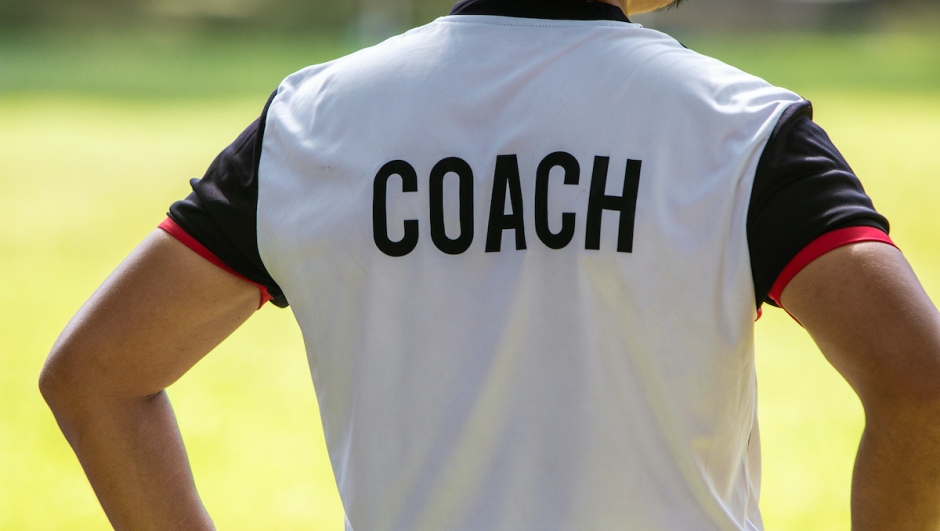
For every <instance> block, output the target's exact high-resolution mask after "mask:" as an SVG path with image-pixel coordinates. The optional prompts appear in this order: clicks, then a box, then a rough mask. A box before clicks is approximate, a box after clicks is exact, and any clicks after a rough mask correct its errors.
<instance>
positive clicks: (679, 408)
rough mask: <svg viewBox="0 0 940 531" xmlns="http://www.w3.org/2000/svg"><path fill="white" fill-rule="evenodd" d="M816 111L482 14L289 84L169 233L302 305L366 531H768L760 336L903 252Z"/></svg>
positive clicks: (506, 4) (616, 22)
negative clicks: (892, 246)
mask: <svg viewBox="0 0 940 531" xmlns="http://www.w3.org/2000/svg"><path fill="white" fill-rule="evenodd" d="M810 109H811V107H810V106H809V104H808V102H805V101H804V100H802V98H800V97H799V96H797V95H796V94H794V93H792V92H789V91H786V90H783V89H780V88H777V87H773V86H771V85H769V84H767V83H766V82H764V81H762V80H760V79H758V78H755V77H753V76H750V75H747V74H745V73H743V72H740V71H738V70H736V69H734V68H732V67H729V66H727V65H725V64H723V63H720V62H719V61H716V60H713V59H710V58H707V57H704V56H701V55H699V54H697V53H695V52H693V51H690V50H688V49H686V48H685V47H683V46H682V45H680V44H679V43H677V42H676V41H675V40H673V39H672V38H670V37H668V36H666V35H664V34H662V33H659V32H656V31H653V30H648V29H645V28H642V27H640V26H638V25H635V24H632V23H630V22H629V21H628V20H627V19H626V17H624V16H623V14H622V13H621V12H620V11H619V10H617V9H616V8H614V7H613V6H607V5H604V4H594V3H587V2H582V1H580V0H551V1H530V0H505V1H498V2H497V1H495V0H468V1H465V2H462V3H460V4H458V5H457V6H456V7H455V9H454V11H452V13H451V15H449V16H447V17H443V18H441V19H438V20H437V21H435V22H432V23H431V24H429V25H426V26H423V27H421V28H417V29H415V30H412V31H410V32H407V33H405V34H403V35H401V36H398V37H395V38H392V39H390V40H388V41H386V42H384V43H382V44H379V45H377V46H375V47H372V48H368V49H365V50H362V51H359V52H356V53H354V54H352V55H350V56H347V57H344V58H340V59H338V60H335V61H332V62H329V63H325V64H322V65H316V66H312V67H309V68H307V69H304V70H301V71H300V72H297V73H295V74H293V75H291V76H289V77H288V78H287V79H286V80H284V82H283V83H282V84H281V85H280V87H279V88H278V90H277V91H276V92H275V93H274V94H273V95H272V98H271V100H270V101H269V103H268V105H267V106H266V107H265V112H264V113H263V116H262V119H261V120H259V121H258V122H257V123H256V124H254V125H253V126H252V127H249V129H248V130H247V131H246V132H245V133H244V134H243V135H242V137H240V138H239V140H237V141H236V142H235V143H234V144H233V145H232V146H231V147H230V148H229V149H228V150H226V152H224V153H223V154H222V155H220V157H219V158H218V159H217V160H216V162H215V163H214V164H213V167H212V168H210V171H209V173H207V175H206V177H205V178H204V179H203V180H202V181H198V182H196V183H195V184H194V194H193V195H192V196H190V198H188V199H187V200H185V201H182V202H180V203H177V204H175V205H174V206H173V207H171V211H170V219H171V221H168V222H166V223H165V224H164V228H166V230H167V231H168V232H171V233H172V234H175V235H178V237H180V238H181V239H182V240H186V239H187V238H189V240H191V242H190V243H189V245H190V247H192V248H194V249H196V250H198V251H199V252H201V253H202V254H203V255H204V256H207V257H209V258H210V259H213V260H215V261H217V263H220V265H222V266H224V267H226V268H229V269H230V270H232V271H233V272H235V273H236V274H239V275H241V276H244V277H245V278H247V279H249V280H251V281H253V282H256V283H257V284H259V285H260V286H261V287H262V288H263V291H264V292H265V293H266V294H267V296H270V297H271V298H272V299H273V300H274V302H275V303H276V304H278V305H281V306H286V305H287V303H288V301H289V303H290V306H291V308H292V309H293V312H294V315H295V317H296V319H297V321H298V324H299V326H300V328H301V330H302V332H303V336H304V341H305V345H306V349H307V355H308V360H309V363H310V368H311V373H312V375H313V380H314V386H315V389H316V392H317V397H318V401H319V405H320V411H321V419H322V422H323V429H324V435H325V437H326V442H327V448H328V450H329V453H330V459H331V462H332V465H333V469H334V473H335V475H336V481H337V485H338V488H339V491H340V496H341V498H342V500H343V505H344V508H345V511H346V515H347V522H346V527H347V529H348V530H357V531H374V530H375V531H377V530H382V531H384V530H406V529H407V530H425V529H427V530H432V529H434V530H439V529H448V530H461V531H463V530H465V531H471V530H473V531H476V530H482V529H486V530H494V531H503V530H506V531H508V530H546V529H584V530H595V529H596V530H601V529H604V530H607V529H643V530H663V531H665V530H753V529H762V523H761V519H760V512H759V509H758V503H757V502H758V495H759V432H758V427H757V426H758V425H757V410H756V400H757V394H756V378H755V371H754V358H753V322H754V320H755V318H756V316H757V313H758V309H759V307H760V304H761V302H763V301H764V300H767V299H769V300H770V301H772V302H773V301H778V300H779V292H780V291H782V289H783V286H785V284H786V281H787V280H788V278H787V275H790V277H791V278H792V275H793V274H795V271H798V269H799V267H800V265H799V264H800V262H801V261H803V262H808V261H811V260H812V259H813V258H815V257H816V256H819V255H820V254H822V253H824V252H827V251H828V250H831V249H832V248H834V247H836V246H839V245H843V244H845V243H848V242H852V241H862V240H881V241H890V240H888V239H887V236H886V232H887V229H888V227H887V222H886V220H884V218H883V217H881V216H880V215H878V214H877V212H875V211H874V208H873V207H872V205H871V202H870V200H869V199H868V198H867V196H865V194H864V191H863V190H862V188H861V185H860V184H859V183H858V180H857V179H856V178H855V176H854V175H853V174H852V173H851V170H850V169H849V168H848V165H847V164H845V162H844V160H843V159H842V158H841V156H840V155H839V154H838V152H837V151H836V150H835V148H833V147H831V143H830V142H829V141H828V138H827V137H825V134H824V133H822V132H821V130H819V129H818V127H816V126H814V125H813V124H812V122H811V121H810V119H809V118H810Z"/></svg>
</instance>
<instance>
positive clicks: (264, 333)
mask: <svg viewBox="0 0 940 531" xmlns="http://www.w3.org/2000/svg"><path fill="white" fill-rule="evenodd" d="M683 41H684V42H685V44H687V45H689V46H690V47H692V48H693V49H698V50H701V51H703V52H705V53H710V54H713V55H716V56H718V57H720V58H722V59H725V60H726V61H728V62H730V63H732V64H734V65H736V66H740V67H742V68H744V69H746V70H749V71H752V72H754V73H756V74H759V75H762V76H764V77H766V78H767V79H768V80H770V81H772V82H774V83H776V84H780V85H783V86H788V87H790V88H793V89H794V90H797V91H798V92H800V93H801V94H802V95H803V96H805V97H807V98H809V99H811V100H813V101H814V103H815V104H816V109H817V111H816V119H817V121H818V122H819V123H820V124H822V125H823V126H824V127H825V128H826V129H827V130H828V131H829V133H830V135H831V136H832V138H833V140H834V141H835V143H836V145H838V146H839V147H840V148H841V149H842V151H843V153H844V154H845V156H846V158H847V159H848V160H849V161H850V162H851V163H852V164H853V167H854V168H855V169H856V171H857V172H858V174H859V175H860V176H861V177H862V180H863V182H864V183H865V185H866V187H867V189H868V191H869V193H870V195H871V196H872V197H873V200H874V202H875V205H876V207H878V208H879V210H880V211H882V212H883V213H884V214H886V215H887V216H888V218H889V219H890V220H891V221H892V227H893V229H892V236H893V238H894V239H895V241H896V242H897V243H898V244H899V245H900V246H901V248H902V249H903V250H904V251H905V254H906V255H907V257H908V259H909V260H910V261H911V262H912V263H913V265H914V267H915V270H917V271H918V273H919V275H920V277H921V279H922V281H923V282H924V284H925V286H926V288H927V290H928V292H929V293H931V294H933V296H934V297H935V298H936V297H940V245H938V243H940V237H938V235H940V211H938V206H940V203H938V198H940V158H938V157H937V155H936V154H937V152H938V151H937V146H940V38H938V37H935V36H917V35H854V36H853V35H843V36H835V37H832V36H830V37H826V36H816V35H782V36H772V37H759V36H753V37H747V38H742V39H741V40H738V39H732V38H724V39H715V38H711V39H708V38H703V37H695V36H687V37H686V38H684V39H683ZM344 50H345V48H344V46H343V45H342V44H341V43H339V42H338V41H336V40H330V39H324V38H320V39H318V38H301V37H298V38H286V37H280V38H274V37H272V36H270V35H264V34H258V35H253V36H251V37H250V38H235V37H231V36H225V35H218V36H213V37H206V36H199V35H185V34H180V35H166V34H159V33H147V32H144V33H140V34H130V33H128V34H123V35H114V34H111V35H105V36H98V37H92V36H88V35H53V34H19V35H4V36H0V163H2V164H0V186H2V188H0V190H2V192H0V223H2V226H3V227H4V230H3V231H2V233H0V273H2V274H3V278H4V281H5V282H4V288H3V292H2V293H3V294H4V295H5V297H4V298H5V301H4V304H3V305H2V306H0V404H2V406H0V529H2V530H33V529H35V530H48V529H72V530H93V529H106V528H108V524H107V520H106V519H105V517H104V515H103V513H102V511H101V509H100V508H99V507H98V504H97V502H96V500H95V498H94V495H93V493H92V491H91V489H90V487H89V486H88V483H87V481H86V480H85V478H84V475H83V474H82V472H81V469H80V467H79V466H78V463H77V461H76V459H75V457H74V455H73V454H72V452H71V450H70V449H69V447H68V445H67V444H66V442H65V440H64V439H63V438H62V436H61V434H60V433H59V431H58V428H57V427H56V425H55V422H54V420H53V418H52V416H51V414H50V413H49V412H48V410H47V409H46V407H45V405H44V403H43V402H42V399H41V397H40V396H39V393H38V391H37V389H36V377H37V375H38V373H39V369H40V367H41V365H42V362H43V359H44V358H45V355H46V353H47V352H48V350H49V348H50V347H51V345H52V343H53V342H54V340H55V338H56V335H57V334H58V332H59V330H61V329H62V327H63V326H64V325H65V323H66V321H67V320H68V319H69V317H70V316H71V315H72V313H74V311H75V310H76V309H77V308H78V306H79V305H80V304H81V303H82V302H83V301H84V300H85V299H86V298H87V297H88V295H89V294H90V293H91V292H92V291H93V290H94V289H95V288H96V286H97V285H98V284H99V283H100V282H101V280H102V279H103V278H104V277H105V276H106V275H107V274H108V272H109V271H110V270H111V269H112V268H113V267H114V265H115V264H116V263H117V262H118V261H119V260H121V258H122V257H123V256H125V255H126V254H127V253H128V252H129V251H130V250H131V249H132V248H133V247H134V245H135V244H136V243H137V242H138V241H140V240H141V238H143V237H144V235H146V234H147V233H148V232H149V231H151V230H153V228H154V227H155V225H156V224H157V223H158V222H159V221H160V220H161V219H162V218H163V215H164V212H165V211H166V208H167V206H168V205H169V204H170V203H171V202H172V201H174V200H175V199H177V198H180V197H182V196H184V195H185V194H186V193H188V183H187V180H188V179H189V178H191V177H198V176H200V175H201V174H202V172H203V170H204V169H205V167H206V166H207V165H208V163H209V162H210V161H211V159H212V158H213V157H214V155H215V154H216V153H217V152H218V151H219V150H220V149H221V148H223V147H224V146H225V145H226V144H227V143H228V142H230V141H231V140H232V139H233V138H234V137H235V136H236V135H237V134H238V132H239V131H240V130H241V128H242V127H244V126H245V125H246V124H247V123H249V122H250V121H251V120H252V119H254V118H255V117H256V116H257V114H258V112H259V111H260V108H261V105H263V103H264V100H265V98H266V96H267V94H268V93H269V92H270V91H271V90H273V88H274V87H275V86H276V85H277V84H278V82H279V81H280V79H281V78H282V77H283V76H284V75H286V74H287V73H289V72H291V71H292V70H294V69H296V68H299V67H301V66H304V65H305V64H307V63H309V62H315V61H320V60H323V59H325V58H329V57H331V56H335V55H337V54H340V53H342V52H343V51H344ZM756 326H757V360H758V370H759V376H760V414H761V429H762V441H763V448H764V485H763V487H764V489H763V495H762V506H763V510H764V516H765V522H766V524H767V529H769V530H794V531H797V530H798V531H814V530H819V531H834V530H835V531H837V530H847V529H849V519H848V496H849V481H850V476H851V470H852V463H853V459H854V449H855V446H856V444H857V441H858V437H859V434H860V431H861V429H862V422H863V420H862V414H861V409H860V406H859V404H858V401H857V399H856V398H855V397H854V394H853V393H852V392H851V390H850V389H849V388H848V386H847V385H846V384H845V383H844V382H843V381H842V380H841V378H840V377H839V376H838V375H837V374H836V373H835V371H833V370H832V369H831V368H830V367H829V366H828V365H827V364H826V362H825V361H824V359H823V358H822V356H821V355H820V354H819V352H818V351H817V350H816V349H815V347H814V346H813V344H812V342H811V341H810V340H809V338H808V337H807V335H806V334H805V333H804V332H803V330H802V329H801V328H800V327H799V326H797V325H796V324H795V323H793V322H792V321H791V320H790V319H789V318H788V317H787V316H786V314H784V313H783V312H781V311H775V310H772V309H768V310H767V311H766V312H765V316H764V317H763V319H761V321H760V322H758V323H757V325H756ZM170 396H171V397H172V399H173V402H174V405H175V408H176V412H177V415H178V417H179V421H180V424H181V426H182V430H183V434H184V437H185V440H186V443H187V446H188V449H189V453H190V457H191V460H192V464H193V468H194V470H195V475H196V480H197V483H198V485H199V487H200V492H201V494H202V496H203V499H204V501H205V503H206V505H207V506H208V508H209V510H210V512H211V514H212V515H213V517H214V518H215V521H216V523H217V524H218V527H219V528H220V529H226V530H258V529H283V530H292V529H313V530H332V531H339V530H340V529H342V521H343V519H342V508H341V506H340V504H339V499H338V496H337V494H336V489H335V486H334V484H333V479H332V473H331V471H330V466H329V463H328V461H327V457H326V451H325V448H324V445H323V440H322V434H321V432H320V428H319V417H318V414H317V410H316V402H315V396H314V393H313V390H312V386H311V385H310V378H309V374H308V371H307V367H306V360H305V357H304V353H303V349H302V345H301V338H300V334H299V332H298V330H297V329H296V326H295V325H294V323H293V319H292V316H291V314H290V312H289V311H283V310H278V309H276V308H274V307H270V306H269V307H266V308H264V309H263V310H261V311H260V312H259V313H258V314H257V315H256V316H255V317H254V318H252V319H251V320H250V321H249V322H248V324H246V325H245V326H244V327H243V328H242V329H241V330H239V331H238V332H237V333H236V334H235V335H234V336H233V337H232V338H230V339H229V340H228V341H226V342H225V343H224V344H223V345H222V346H220V347H219V348H218V349H217V350H216V351H215V352H213V353H212V354H211V355H209V356H208V357H207V358H206V359H205V360H204V361H202V362H201V363H200V364H199V365H198V366H197V367H196V368H195V369H194V370H193V371H191V372H190V373H189V374H188V375H186V376H185V377H184V378H183V379H182V380H181V381H180V382H179V383H177V384H175V385H174V386H173V387H172V388H171V389H170Z"/></svg>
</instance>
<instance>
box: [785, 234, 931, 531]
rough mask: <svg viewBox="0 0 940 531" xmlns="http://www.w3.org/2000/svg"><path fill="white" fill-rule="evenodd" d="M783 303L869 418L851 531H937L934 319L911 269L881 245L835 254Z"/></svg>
mask: <svg viewBox="0 0 940 531" xmlns="http://www.w3.org/2000/svg"><path fill="white" fill-rule="evenodd" d="M780 302H781V303H782V305H783V307H784V308H786V309H787V311H788V312H790V314H791V315H793V316H794V317H795V318H796V319H798V320H799V322H800V323H801V324H802V325H803V326H804V327H805V328H806V330H807V331H808V332H809V333H810V335H811V336H812V337H813V339H814V340H815V341H816V344H817V345H819V347H820V349H821V350H822V352H823V354H824V355H825V356H826V358H827V359H828V360H829V362H830V363H832V365H833V366H834V367H835V368H836V369H837V370H838V371H839V372H840V373H841V374H842V376H843V377H844V378H845V379H846V380H847V381H848V383H849V384H850V385H851V386H852V388H853V389H854V390H855V392H856V393H858V396H859V398H860V399H861V402H862V406H863V407H864V410H865V431H864V433H863V435H862V440H861V444H860V446H859V451H858V456H857V458H856V463H855V473H854V476H853V481H852V529H853V530H854V531H868V530H872V531H875V530H877V531H884V530H892V531H909V530H910V531H914V530H917V531H927V530H930V531H936V530H938V529H940V314H938V312H937V309H936V308H935V307H934V305H933V303H932V302H931V301H930V299H929V297H928V296H927V294H926V293H925V292H924V290H923V288H922V287H921V285H920V282H919V281H918V280H917V277H916V276H915V275H914V272H913V271H912V270H911V268H910V266H909V265H908V263H907V261H906V260H905V259H904V257H903V256H902V255H901V253H900V252H899V251H898V250H897V249H895V248H894V247H892V246H890V245H886V244H884V243H879V242H865V243H856V244H852V245H847V246H844V247H840V248H838V249H835V250H833V251H830V252H829V253H826V254H824V255H823V256H821V257H819V258H817V259H816V260H814V261H813V262H811V263H810V264H809V265H807V266H806V267H805V268H804V269H803V270H802V271H800V272H799V273H798V274H797V275H796V276H795V277H793V279H792V280H791V281H790V283H789V284H788V285H787V287H786V288H785V289H784V291H783V293H782V295H781V298H780Z"/></svg>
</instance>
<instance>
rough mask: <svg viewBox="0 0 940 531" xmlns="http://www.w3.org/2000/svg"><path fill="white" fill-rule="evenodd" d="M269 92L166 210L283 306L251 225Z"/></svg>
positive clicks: (255, 211)
mask: <svg viewBox="0 0 940 531" xmlns="http://www.w3.org/2000/svg"><path fill="white" fill-rule="evenodd" d="M274 95H275V94H272V95H271V97H270V98H269V99H268V102H267V104H265V106H264V110H263V111H262V113H261V117H260V118H259V119H257V120H255V121H254V122H253V123H252V124H251V125H249V126H248V127H247V128H246V129H245V130H244V131H243V132H242V133H241V135H239V136H238V138H237V139H235V141H234V142H232V144H231V145H229V146H228V147H226V148H225V149H224V150H222V152H221V153H220V154H219V155H218V156H217V157H216V158H215V160H214V161H213V162H212V164H211V165H210V166H209V169H208V170H206V173H205V175H204V176H203V177H202V178H201V179H193V180H192V181H191V184H192V188H193V192H192V193H191V194H189V196H188V197H186V198H185V199H183V200H181V201H177V202H175V203H173V205H171V206H170V211H169V212H168V216H169V218H170V219H171V220H173V222H175V224H176V225H178V226H179V227H180V228H181V229H182V230H183V231H185V232H186V233H187V234H188V235H189V236H191V237H192V239H193V240H195V242H197V243H198V244H199V245H200V246H202V247H203V248H204V249H205V250H207V251H208V252H209V253H211V254H212V255H213V256H214V257H216V258H217V259H218V260H219V261H220V262H221V263H222V264H224V265H225V266H227V269H230V270H231V271H232V272H234V273H236V274H237V275H239V276H242V277H244V278H246V279H247V280H249V281H251V282H253V283H255V284H258V285H259V286H262V287H263V288H264V289H265V290H266V291H267V293H268V295H269V296H270V297H271V301H272V302H273V303H274V304H275V305H276V306H279V307H281V308H283V307H286V306H287V299H286V298H285V297H284V293H283V291H282V290H281V288H280V286H278V285H277V283H276V282H275V281H274V279H272V278H271V275H270V274H269V273H268V271H267V269H266V268H265V265H264V262H263V261H262V260H261V255H260V253H259V251H258V228H257V227H258V165H259V161H260V157H261V142H262V137H263V135H264V124H265V120H266V119H267V112H268V106H270V104H271V100H273V99H274ZM184 243H185V242H184ZM201 254H204V253H201Z"/></svg>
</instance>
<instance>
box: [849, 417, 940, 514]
mask: <svg viewBox="0 0 940 531" xmlns="http://www.w3.org/2000/svg"><path fill="white" fill-rule="evenodd" d="M934 409H937V408H927V407H922V408H918V409H916V410H914V411H913V412H907V413H903V412H902V413H897V412H896V413H894V414H890V415H889V414H887V413H885V414H882V415H881V418H878V417H873V416H871V415H869V418H868V425H867V427H866V429H865V432H864V434H863V435H862V441H861V444H860V445H859V451H858V457H857V458H856V462H855V473H854V476H853V480H852V529H853V531H869V530H872V531H874V530H885V529H891V530H892V531H915V530H916V531H937V530H938V529H940V429H938V425H940V418H938V417H940V415H938V414H937V413H936V412H935V411H932V410H934Z"/></svg>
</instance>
